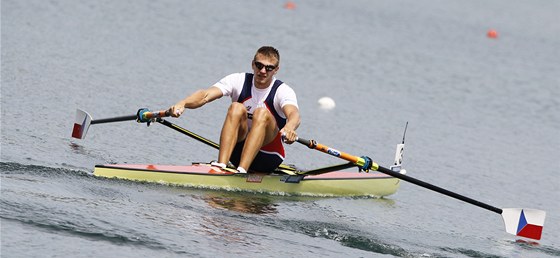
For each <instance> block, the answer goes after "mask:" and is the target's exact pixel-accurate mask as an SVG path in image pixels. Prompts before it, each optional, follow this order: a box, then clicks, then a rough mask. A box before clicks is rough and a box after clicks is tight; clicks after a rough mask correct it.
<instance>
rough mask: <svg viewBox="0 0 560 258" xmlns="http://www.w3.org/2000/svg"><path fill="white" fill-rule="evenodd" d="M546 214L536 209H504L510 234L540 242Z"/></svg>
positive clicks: (503, 216)
mask: <svg viewBox="0 0 560 258" xmlns="http://www.w3.org/2000/svg"><path fill="white" fill-rule="evenodd" d="M545 217H546V212H545V211H541V210H534V209H520V208H507V209H502V218H503V220H504V224H505V226H506V231H507V232H508V233H510V234H513V235H516V236H521V237H526V238H531V239H536V240H540V239H541V235H542V230H543V225H544V219H545Z"/></svg>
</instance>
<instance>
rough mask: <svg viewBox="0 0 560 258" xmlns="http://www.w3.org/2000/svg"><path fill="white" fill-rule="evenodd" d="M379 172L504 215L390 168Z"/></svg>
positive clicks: (497, 209) (488, 206) (485, 205)
mask: <svg viewBox="0 0 560 258" xmlns="http://www.w3.org/2000/svg"><path fill="white" fill-rule="evenodd" d="M377 171H379V172H381V173H384V174H387V175H390V176H392V177H396V178H399V179H402V180H404V181H407V182H409V183H413V184H415V185H418V186H421V187H424V188H428V189H430V190H432V191H435V192H438V193H440V194H444V195H447V196H449V197H453V198H455V199H458V200H461V201H464V202H467V203H470V204H473V205H476V206H478V207H481V208H483V209H487V210H489V211H493V212H495V213H498V214H502V209H500V208H497V207H494V206H492V205H489V204H486V203H483V202H480V201H477V200H475V199H472V198H469V197H466V196H464V195H460V194H458V193H455V192H452V191H449V190H447V189H443V188H441V187H439V186H435V185H432V184H430V183H427V182H424V181H422V180H419V179H416V178H413V177H410V176H407V175H404V174H401V173H398V172H395V171H393V170H391V169H388V168H385V167H382V166H379V168H378V169H377Z"/></svg>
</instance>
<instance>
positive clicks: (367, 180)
mask: <svg viewBox="0 0 560 258" xmlns="http://www.w3.org/2000/svg"><path fill="white" fill-rule="evenodd" d="M93 174H94V175H95V176H98V177H107V178H119V179H127V180H133V181H143V182H154V183H163V184H170V185H181V186H187V187H196V188H209V189H224V190H230V191H250V192H259V193H270V194H280V195H284V194H287V195H308V196H309V195H310V196H375V197H382V196H388V195H391V194H394V193H395V192H396V191H397V189H398V188H399V182H400V180H399V179H397V178H394V177H392V176H388V175H385V174H382V173H378V172H375V173H357V172H349V171H335V172H329V173H324V174H319V175H297V174H293V175H287V174H283V173H280V174H258V173H250V174H237V173H233V172H229V171H223V170H221V169H219V168H215V167H212V166H210V165H208V164H199V163H194V164H192V165H189V166H175V165H130V164H124V165H113V164H111V165H96V166H95V169H94V172H93Z"/></svg>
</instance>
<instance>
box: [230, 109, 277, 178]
mask: <svg viewBox="0 0 560 258" xmlns="http://www.w3.org/2000/svg"><path fill="white" fill-rule="evenodd" d="M277 134H278V128H277V127H276V120H275V119H274V116H272V114H271V113H270V111H268V109H266V108H257V109H256V110H255V112H254V113H253V124H252V126H251V130H250V131H249V133H248V134H247V139H246V140H245V146H243V152H242V153H241V161H240V162H239V167H241V168H243V169H245V170H247V169H249V166H251V163H253V160H254V159H255V157H256V156H257V153H258V151H259V150H260V149H261V147H262V146H264V145H266V144H268V143H270V142H272V140H274V138H275V137H276V135H277Z"/></svg>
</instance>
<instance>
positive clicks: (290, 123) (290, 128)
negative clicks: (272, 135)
mask: <svg viewBox="0 0 560 258" xmlns="http://www.w3.org/2000/svg"><path fill="white" fill-rule="evenodd" d="M282 111H284V114H286V120H287V121H286V125H285V126H284V128H282V129H281V130H280V133H281V134H282V135H284V139H285V142H286V143H288V144H292V143H293V142H294V141H295V140H296V137H297V133H296V129H297V128H298V127H299V124H300V123H301V118H300V116H299V109H298V108H297V107H296V106H294V105H291V104H287V105H285V106H284V107H283V108H282Z"/></svg>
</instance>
